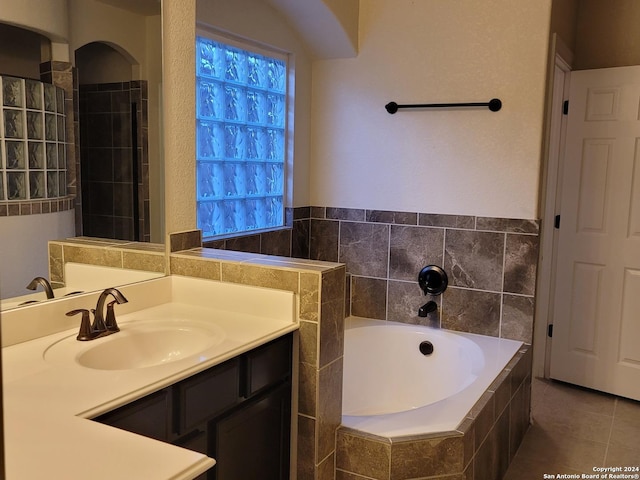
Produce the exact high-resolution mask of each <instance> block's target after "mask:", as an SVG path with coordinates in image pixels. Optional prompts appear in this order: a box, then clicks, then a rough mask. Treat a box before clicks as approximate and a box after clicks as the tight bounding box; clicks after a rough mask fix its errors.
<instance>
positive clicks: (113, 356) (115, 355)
mask: <svg viewBox="0 0 640 480" xmlns="http://www.w3.org/2000/svg"><path fill="white" fill-rule="evenodd" d="M224 338H225V334H224V331H223V330H222V329H221V328H220V327H218V326H217V325H215V324H213V323H205V322H196V321H186V320H185V321H181V320H162V321H154V322H151V321H140V322H131V323H127V324H123V325H120V332H117V333H114V334H112V335H109V336H107V337H102V338H97V339H95V340H90V341H84V342H80V341H78V340H76V338H75V335H74V336H69V337H65V338H64V339H62V340H59V341H57V342H55V343H53V344H52V345H50V346H49V347H48V348H47V349H46V350H45V352H44V359H45V361H47V362H50V363H54V364H56V365H62V366H64V365H79V366H82V367H86V368H92V369H97V370H131V369H139V368H148V367H154V366H158V365H164V364H167V363H171V362H175V361H178V360H183V359H185V358H189V357H192V356H194V355H198V354H199V353H201V352H203V351H205V350H207V349H209V348H211V347H213V346H215V345H217V344H219V343H221V342H222V341H223V340H224Z"/></svg>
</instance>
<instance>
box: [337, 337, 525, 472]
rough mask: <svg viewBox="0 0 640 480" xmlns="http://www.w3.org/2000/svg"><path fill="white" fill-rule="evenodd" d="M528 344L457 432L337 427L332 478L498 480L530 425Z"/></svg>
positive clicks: (475, 406) (490, 387)
mask: <svg viewBox="0 0 640 480" xmlns="http://www.w3.org/2000/svg"><path fill="white" fill-rule="evenodd" d="M531 356H532V355H531V348H530V347H526V346H525V347H523V349H521V351H520V352H519V353H518V354H516V356H514V358H513V359H512V360H511V362H510V363H509V364H508V365H507V366H506V368H505V369H504V370H503V371H502V373H501V374H500V375H499V376H498V377H497V378H496V380H495V381H494V382H493V383H492V384H491V385H490V386H489V388H488V389H487V391H486V392H485V393H484V395H483V396H482V397H481V398H480V400H478V402H477V403H476V404H475V405H474V407H473V408H472V409H471V411H470V412H469V414H468V415H467V417H466V418H465V419H464V420H463V421H462V423H461V424H460V425H459V426H458V428H457V430H456V431H453V432H443V433H439V434H430V435H424V436H410V437H395V438H384V437H379V436H375V435H370V434H367V433H364V432H361V431H358V430H353V429H350V428H346V427H340V428H339V429H338V436H337V447H336V480H409V479H411V480H416V479H421V480H422V479H424V480H445V479H446V480H500V479H502V477H503V476H504V474H505V472H506V471H507V468H508V467H509V464H510V463H511V460H512V459H513V456H514V455H515V453H516V451H517V449H518V447H519V446H520V443H521V442H522V439H523V437H524V434H525V432H526V430H527V427H528V425H529V411H530V404H531V374H530V372H531Z"/></svg>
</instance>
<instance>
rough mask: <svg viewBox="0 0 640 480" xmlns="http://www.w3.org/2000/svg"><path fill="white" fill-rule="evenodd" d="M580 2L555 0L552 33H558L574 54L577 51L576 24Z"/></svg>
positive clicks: (552, 12) (577, 0)
mask: <svg viewBox="0 0 640 480" xmlns="http://www.w3.org/2000/svg"><path fill="white" fill-rule="evenodd" d="M579 3H580V0H553V5H552V7H551V33H557V34H558V36H559V37H560V38H561V40H562V42H563V43H564V44H565V45H566V46H567V47H568V48H569V50H571V51H572V52H574V51H575V49H576V22H577V17H578V6H579Z"/></svg>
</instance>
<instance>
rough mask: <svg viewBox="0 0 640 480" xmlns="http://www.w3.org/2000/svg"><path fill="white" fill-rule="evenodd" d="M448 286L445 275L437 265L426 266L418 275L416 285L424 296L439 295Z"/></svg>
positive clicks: (447, 279)
mask: <svg viewBox="0 0 640 480" xmlns="http://www.w3.org/2000/svg"><path fill="white" fill-rule="evenodd" d="M448 284H449V278H448V277H447V273H446V272H445V271H444V270H443V269H442V268H441V267H438V266H437V265H427V266H426V267H424V268H423V269H422V270H420V273H419V274H418V285H420V288H421V289H422V291H423V292H424V294H425V295H441V294H442V292H444V291H445V290H446V289H447V285H448Z"/></svg>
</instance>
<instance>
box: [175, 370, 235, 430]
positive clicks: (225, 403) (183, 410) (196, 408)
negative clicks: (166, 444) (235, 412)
mask: <svg viewBox="0 0 640 480" xmlns="http://www.w3.org/2000/svg"><path fill="white" fill-rule="evenodd" d="M239 381H240V361H239V359H237V358H234V359H231V360H228V361H226V362H225V363H223V364H221V365H217V366H215V367H213V368H210V369H209V370H206V371H204V372H202V373H198V374H197V375H194V376H193V377H191V378H188V379H186V380H183V381H182V382H180V383H178V384H177V385H176V387H175V392H176V395H177V398H176V404H177V406H178V412H177V414H178V434H180V435H182V434H184V433H187V432H190V431H191V430H193V429H194V428H196V427H197V426H198V425H200V424H201V423H202V422H204V421H207V420H209V419H211V418H213V417H215V416H217V415H220V414H221V413H222V412H224V411H225V410H226V409H228V408H231V407H233V406H234V405H235V404H236V403H238V402H239V401H240V396H239V395H240V394H239V385H238V382H239Z"/></svg>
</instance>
